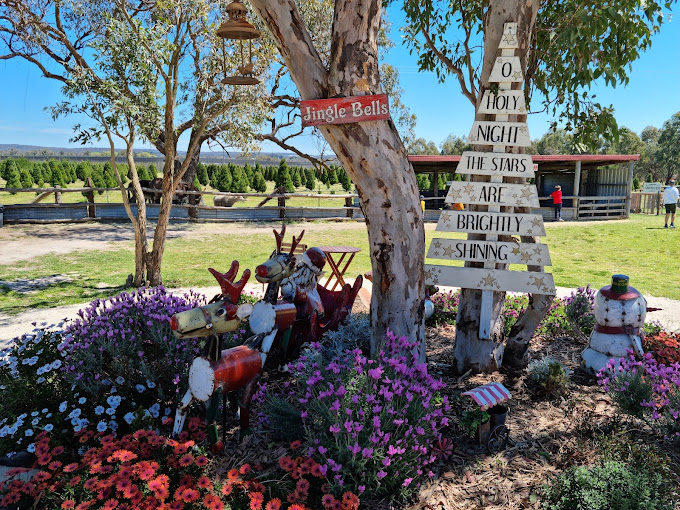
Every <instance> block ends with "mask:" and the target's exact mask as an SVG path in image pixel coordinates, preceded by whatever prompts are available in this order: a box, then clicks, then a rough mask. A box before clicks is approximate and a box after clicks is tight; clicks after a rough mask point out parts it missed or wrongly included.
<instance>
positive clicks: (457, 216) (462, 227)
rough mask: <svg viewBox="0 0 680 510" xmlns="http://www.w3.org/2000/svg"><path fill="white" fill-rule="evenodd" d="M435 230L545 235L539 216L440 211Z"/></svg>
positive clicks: (541, 218)
mask: <svg viewBox="0 0 680 510" xmlns="http://www.w3.org/2000/svg"><path fill="white" fill-rule="evenodd" d="M436 230H437V231H438V232H468V233H471V234H498V235H519V236H544V235H545V228H544V226H543V217H542V216H541V215H540V214H518V213H493V212H482V211H442V213H441V215H440V216H439V222H438V223H437V229H436Z"/></svg>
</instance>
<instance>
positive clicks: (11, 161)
mask: <svg viewBox="0 0 680 510" xmlns="http://www.w3.org/2000/svg"><path fill="white" fill-rule="evenodd" d="M136 168H137V173H138V175H139V179H140V180H151V179H155V178H156V177H158V169H157V168H156V165H154V164H153V163H151V164H150V165H149V166H148V167H147V166H146V165H143V164H138V165H136ZM119 172H120V176H121V179H122V181H123V183H124V184H127V183H128V182H129V181H130V180H131V179H132V175H131V172H130V168H129V167H128V166H127V165H124V164H123V165H120V166H119ZM88 177H89V178H91V179H92V184H93V185H94V187H95V188H115V187H116V186H118V184H117V182H116V178H115V175H114V171H113V168H112V166H111V163H109V162H106V163H103V164H102V163H94V164H92V163H90V162H89V161H80V162H74V161H70V160H67V159H61V160H57V159H50V160H48V161H30V160H28V159H26V158H7V159H5V160H4V161H0V178H2V179H3V180H5V181H6V183H5V187H6V188H31V187H33V186H37V187H39V188H43V187H45V186H47V185H51V186H61V187H66V186H68V185H69V184H73V183H75V182H76V181H78V180H80V181H85V180H86V179H87V178H88ZM267 181H269V182H273V183H274V185H275V187H276V188H279V187H284V188H285V190H286V192H288V193H292V192H295V191H296V189H297V188H299V187H301V186H304V187H305V188H306V189H308V190H310V191H313V190H315V189H317V182H318V183H319V186H320V185H321V184H323V185H325V186H326V189H330V187H331V186H333V185H335V184H338V183H339V184H340V185H342V188H343V189H344V190H345V191H351V189H352V181H351V180H350V178H349V176H348V175H347V172H345V170H344V169H343V168H342V167H339V166H334V165H331V166H329V167H328V168H323V169H322V170H321V171H319V172H318V173H317V171H315V170H314V169H313V168H309V167H301V166H288V164H287V163H286V160H285V159H282V160H281V162H280V163H279V166H278V167H277V166H275V165H267V166H262V165H260V163H256V164H255V166H254V167H251V166H250V165H249V164H248V163H246V164H245V165H235V164H233V163H229V164H222V165H217V164H208V165H205V164H203V163H199V165H198V171H197V172H196V177H195V178H194V186H195V187H196V189H198V190H199V191H200V190H201V189H202V187H203V186H210V187H212V188H213V189H217V190H219V191H223V192H231V193H248V192H250V191H253V192H257V193H264V192H266V191H267ZM99 193H103V191H100V192H99Z"/></svg>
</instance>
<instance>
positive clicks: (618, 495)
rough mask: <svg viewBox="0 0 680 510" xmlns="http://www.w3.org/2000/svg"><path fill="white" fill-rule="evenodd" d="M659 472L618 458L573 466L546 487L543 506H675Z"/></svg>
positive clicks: (595, 509)
mask: <svg viewBox="0 0 680 510" xmlns="http://www.w3.org/2000/svg"><path fill="white" fill-rule="evenodd" d="M663 484H664V480H663V478H662V476H661V475H659V474H658V473H653V472H649V471H645V470H640V469H636V468H635V467H633V466H628V465H626V464H624V463H623V462H619V461H605V462H603V463H602V465H601V466H592V467H583V466H579V467H572V468H570V469H568V470H567V471H565V472H564V473H562V474H561V475H559V476H558V477H557V478H556V479H555V480H553V481H552V483H551V484H549V485H546V486H544V494H545V501H544V507H545V508H550V509H551V510H582V509H586V508H587V509H588V510H623V509H631V510H633V509H638V508H644V509H645V510H654V509H669V510H670V509H672V508H673V504H672V502H671V501H670V499H669V498H668V497H667V496H666V494H665V493H664V491H663V490H662V489H663Z"/></svg>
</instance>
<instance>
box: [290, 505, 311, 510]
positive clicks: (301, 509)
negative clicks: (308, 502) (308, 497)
mask: <svg viewBox="0 0 680 510" xmlns="http://www.w3.org/2000/svg"><path fill="white" fill-rule="evenodd" d="M288 510H309V509H308V508H307V507H306V506H305V505H290V506H289V507H288Z"/></svg>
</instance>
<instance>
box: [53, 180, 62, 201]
mask: <svg viewBox="0 0 680 510" xmlns="http://www.w3.org/2000/svg"><path fill="white" fill-rule="evenodd" d="M54 187H55V192H54V203H55V204H61V191H56V190H57V189H61V186H59V185H58V184H55V185H54Z"/></svg>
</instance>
